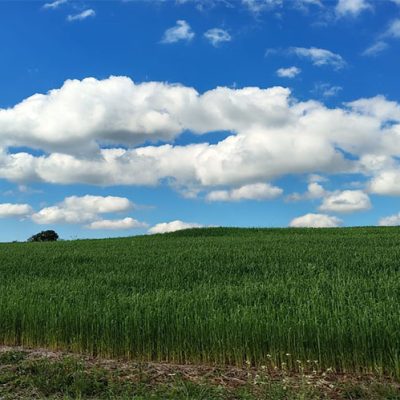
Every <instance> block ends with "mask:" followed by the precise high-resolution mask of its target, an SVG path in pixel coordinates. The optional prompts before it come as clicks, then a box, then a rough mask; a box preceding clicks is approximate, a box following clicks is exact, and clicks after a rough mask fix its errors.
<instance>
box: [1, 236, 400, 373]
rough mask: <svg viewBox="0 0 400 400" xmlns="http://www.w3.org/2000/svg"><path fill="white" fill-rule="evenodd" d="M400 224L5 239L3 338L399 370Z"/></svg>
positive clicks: (179, 357) (241, 361) (149, 355)
mask: <svg viewBox="0 0 400 400" xmlns="http://www.w3.org/2000/svg"><path fill="white" fill-rule="evenodd" d="M399 300H400V230H398V229H397V228H354V229H343V228H342V229H314V230H313V229H264V230H262V229H247V230H241V229H223V228H210V229H194V230H189V231H183V232H179V233H174V234H167V235H154V236H142V237H134V238H124V239H107V240H82V241H66V242H58V243H14V244H2V245H0V343H3V344H11V345H14V344H15V345H25V346H45V347H48V348H57V349H66V350H71V351H78V352H85V353H89V354H94V355H101V356H107V357H120V356H121V357H127V358H131V359H135V360H159V361H172V362H207V363H215V362H216V363H230V364H238V365H245V364H246V362H247V363H249V364H257V365H260V366H261V365H268V366H270V365H276V366H278V367H282V366H284V367H285V368H298V365H307V363H308V364H310V365H313V366H315V367H316V368H334V369H335V370H340V371H383V372H387V373H390V374H393V375H397V376H400V306H399Z"/></svg>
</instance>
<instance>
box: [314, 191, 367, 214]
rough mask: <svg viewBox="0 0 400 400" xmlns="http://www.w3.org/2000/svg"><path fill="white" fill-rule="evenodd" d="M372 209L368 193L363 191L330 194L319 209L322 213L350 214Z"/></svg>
mask: <svg viewBox="0 0 400 400" xmlns="http://www.w3.org/2000/svg"><path fill="white" fill-rule="evenodd" d="M370 208H371V202H370V200H369V197H368V195H367V194H366V193H364V192H363V191H361V190H343V191H336V192H333V193H330V194H328V195H327V196H326V197H325V198H324V200H323V202H322V204H321V206H320V207H319V209H320V210H321V211H328V212H339V213H350V212H354V211H364V210H368V209H370Z"/></svg>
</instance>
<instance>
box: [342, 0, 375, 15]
mask: <svg viewBox="0 0 400 400" xmlns="http://www.w3.org/2000/svg"><path fill="white" fill-rule="evenodd" d="M369 9H372V6H371V4H370V2H369V1H368V0H338V2H337V5H336V9H335V11H336V14H337V15H338V16H339V17H346V16H351V17H357V16H358V15H359V14H361V13H362V12H363V11H365V10H369Z"/></svg>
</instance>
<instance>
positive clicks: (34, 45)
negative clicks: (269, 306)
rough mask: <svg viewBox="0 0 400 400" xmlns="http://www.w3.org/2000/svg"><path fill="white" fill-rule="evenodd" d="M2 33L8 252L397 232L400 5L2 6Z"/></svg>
mask: <svg viewBox="0 0 400 400" xmlns="http://www.w3.org/2000/svg"><path fill="white" fill-rule="evenodd" d="M0 33H1V37H2V41H1V44H0V46H1V55H2V62H1V63H0V226H1V228H2V229H0V241H11V240H25V239H26V238H27V237H29V236H30V235H32V234H33V233H36V232H38V231H40V230H43V229H55V230H56V231H57V232H58V233H59V234H60V236H61V237H63V238H64V239H70V238H84V237H108V236H125V235H133V234H143V233H147V232H149V233H154V232H164V231H168V230H175V229H180V228H184V227H190V226H203V225H211V226H216V225H218V226H219V225H224V226H289V225H291V226H316V227H318V226H353V225H378V224H381V225H398V224H400V216H399V212H400V207H399V205H398V196H400V166H399V158H398V157H399V155H400V104H399V103H400V98H399V93H400V79H399V78H398V75H399V74H398V71H399V70H400V56H399V49H400V1H398V0H380V1H372V0H332V1H324V0H320V1H319V0H220V1H218V0H186V1H184V0H180V1H173V0H171V1H168V0H166V1H139V0H137V1H72V0H66V1H65V0H64V1H63V0H58V1H57V0H56V1H53V2H52V1H48V2H46V1H3V2H1V3H0ZM33 95H35V96H33ZM32 96H33V97H32Z"/></svg>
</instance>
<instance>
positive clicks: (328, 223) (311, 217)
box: [290, 213, 342, 228]
mask: <svg viewBox="0 0 400 400" xmlns="http://www.w3.org/2000/svg"><path fill="white" fill-rule="evenodd" d="M341 223H342V221H341V220H340V219H339V218H336V217H333V216H330V215H326V214H312V213H310V214H306V215H303V216H301V217H297V218H294V219H293V220H292V221H291V222H290V226H291V227H293V228H334V227H337V226H339V225H341Z"/></svg>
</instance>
